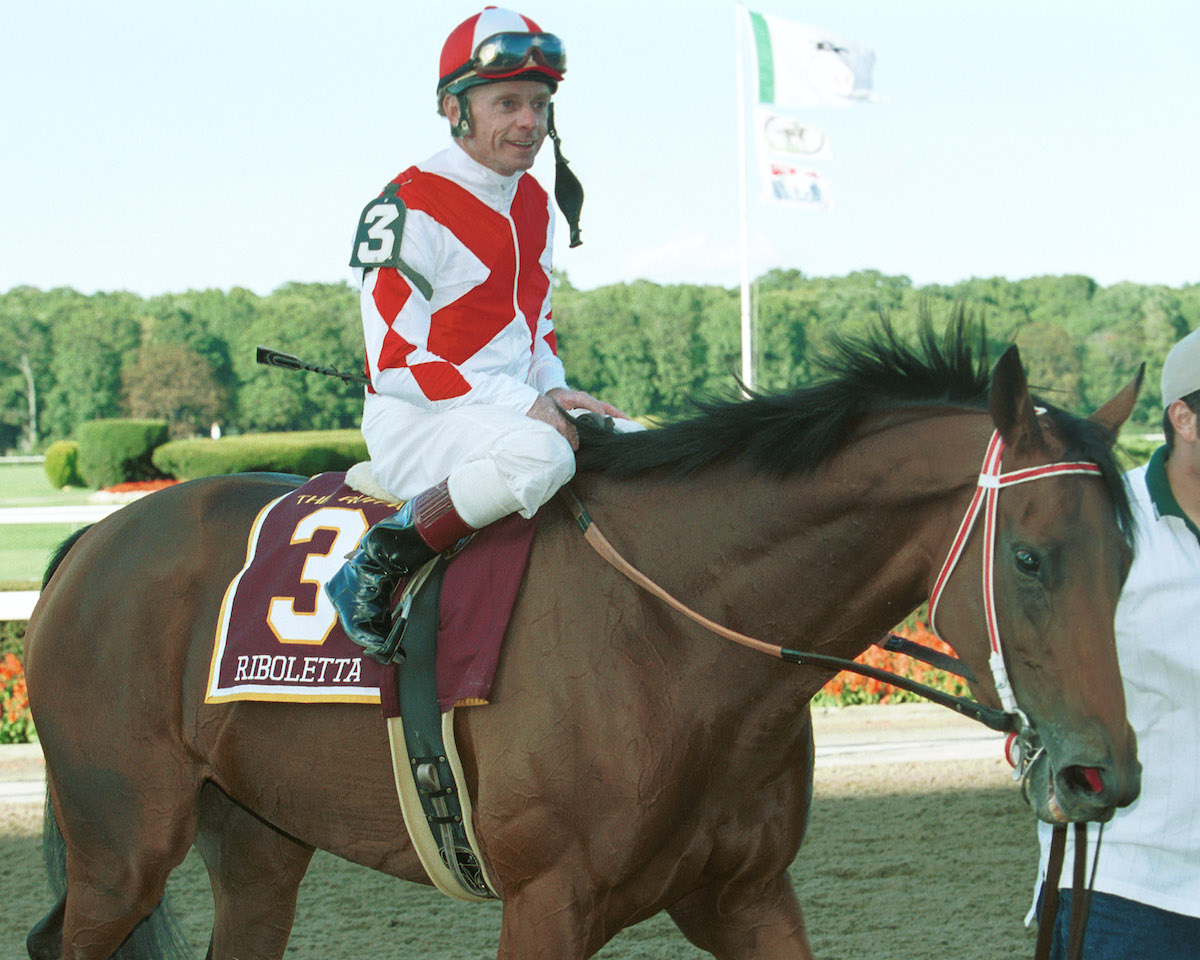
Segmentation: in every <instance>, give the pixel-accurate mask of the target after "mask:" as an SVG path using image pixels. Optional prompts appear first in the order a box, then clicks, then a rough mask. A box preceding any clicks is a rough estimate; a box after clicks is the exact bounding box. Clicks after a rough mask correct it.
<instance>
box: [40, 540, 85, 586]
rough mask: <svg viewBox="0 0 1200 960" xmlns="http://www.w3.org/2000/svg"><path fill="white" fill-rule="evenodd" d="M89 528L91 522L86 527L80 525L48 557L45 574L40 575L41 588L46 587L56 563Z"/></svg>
mask: <svg viewBox="0 0 1200 960" xmlns="http://www.w3.org/2000/svg"><path fill="white" fill-rule="evenodd" d="M90 529H92V527H91V524H88V525H87V526H86V527H80V528H79V529H78V530H76V531H75V532H74V533H72V534H71V535H70V536H69V537H67V539H66V540H64V541H63V542H62V543H60V544H59V545H58V549H57V550H55V551H54V556H52V557H51V558H50V563H49V564H48V565H47V567H46V574H45V576H43V577H42V589H43V590H45V589H46V584H48V583H49V582H50V578H51V577H52V576H54V571H55V570H57V569H58V565H59V564H60V563H62V562H63V560H64V559H65V558H66V556H67V553H68V552H69V551H70V549H71V548H72V547H73V546H75V542H76V541H77V540H78V539H79V538H80V537H82V536H83V535H84V534H85V533H87V532H88V531H89V530H90Z"/></svg>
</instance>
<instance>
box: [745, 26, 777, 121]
mask: <svg viewBox="0 0 1200 960" xmlns="http://www.w3.org/2000/svg"><path fill="white" fill-rule="evenodd" d="M747 13H749V14H750V28H751V29H752V30H753V31H754V51H755V53H756V54H757V59H758V102H759V103H774V102H775V58H774V57H773V56H772V55H771V31H770V29H769V28H768V27H767V21H766V20H765V19H764V18H763V15H762V14H761V13H755V12H754V11H753V10H748V11H747Z"/></svg>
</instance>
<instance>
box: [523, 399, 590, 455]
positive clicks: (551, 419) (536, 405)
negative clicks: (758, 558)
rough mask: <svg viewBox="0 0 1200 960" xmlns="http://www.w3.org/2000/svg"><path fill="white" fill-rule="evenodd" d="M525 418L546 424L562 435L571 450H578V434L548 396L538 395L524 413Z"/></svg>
mask: <svg viewBox="0 0 1200 960" xmlns="http://www.w3.org/2000/svg"><path fill="white" fill-rule="evenodd" d="M551 392H552V393H563V392H566V393H571V392H573V391H570V390H567V391H561V390H557V391H551ZM525 416H527V417H531V418H532V419H534V420H541V421H542V423H548V424H549V425H550V426H552V427H553V428H554V429H555V430H557V431H558V432H559V433H561V434H562V435H563V437H564V438H565V439H566V441H567V443H569V444H570V445H571V449H572V450H578V449H579V433H578V431H577V430H576V429H575V425H574V424H573V423H571V421H570V420H568V419H567V417H566V414H564V413H563V408H562V407H560V406H559V405H558V404H557V403H556V402H555V401H553V400H551V399H550V396H549V394H545V393H541V394H538V398H537V399H536V400H534V401H533V406H532V407H530V408H529V409H528V410H527V411H525Z"/></svg>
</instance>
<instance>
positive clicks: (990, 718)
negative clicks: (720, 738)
mask: <svg viewBox="0 0 1200 960" xmlns="http://www.w3.org/2000/svg"><path fill="white" fill-rule="evenodd" d="M559 494H560V495H561V496H562V498H563V500H564V501H565V502H566V505H567V508H568V509H569V510H570V511H571V514H572V516H574V518H575V522H576V523H577V524H578V525H579V529H580V530H581V531H582V532H583V536H584V539H585V540H587V542H588V543H589V544H591V546H592V549H593V550H595V551H596V553H598V554H599V555H600V556H601V557H603V558H604V559H605V560H606V561H608V563H609V564H610V565H611V566H613V567H614V568H616V570H618V571H619V572H620V573H622V574H624V575H625V577H627V578H628V579H629V580H630V581H632V582H633V583H635V584H637V586H639V587H641V588H642V589H643V590H645V591H646V592H647V593H650V594H652V595H653V596H656V597H658V599H660V600H662V601H663V603H665V604H667V606H669V607H671V608H672V609H674V610H676V611H678V612H679V613H681V614H683V615H684V616H685V617H687V618H688V619H689V620H692V621H694V622H696V623H698V624H700V626H702V627H704V628H705V629H706V630H709V631H710V632H712V633H715V634H716V635H717V636H719V637H723V638H724V639H726V640H730V641H732V642H733V643H736V644H739V645H740V646H743V647H747V648H748V649H750V650H755V651H757V652H758V653H763V654H766V655H767V656H769V657H775V658H776V659H778V660H784V661H786V662H787V663H794V664H798V665H808V666H814V667H822V668H825V669H828V670H834V671H840V670H849V671H851V672H853V673H857V674H860V675H862V676H864V677H871V678H873V679H875V680H879V681H882V682H883V683H888V684H891V685H892V686H895V687H899V688H901V689H903V690H908V691H909V692H911V693H915V694H917V695H918V696H921V697H924V698H925V699H927V700H929V701H931V702H933V703H936V704H938V705H940V706H943V707H948V708H949V709H951V710H954V711H955V712H957V713H961V714H963V716H966V717H970V718H971V719H972V720H977V721H978V722H979V723H982V724H983V725H984V726H987V727H990V728H991V729H992V730H997V731H1000V732H1001V733H1006V732H1011V733H1015V732H1016V727H1015V725H1014V723H1013V717H1012V715H1011V714H1008V713H1005V712H1004V711H1003V710H996V709H994V708H992V707H987V706H984V705H983V704H981V703H978V702H976V701H974V700H970V699H968V698H967V697H958V696H955V695H954V694H950V693H946V692H944V691H942V690H938V689H936V688H934V687H931V686H929V685H927V684H924V683H919V682H917V681H916V680H910V679H909V678H908V677H902V676H900V675H899V674H895V673H889V672H888V671H887V670H879V669H877V668H876V667H871V666H868V665H867V664H864V663H858V662H856V661H854V660H847V659H845V658H844V657H833V656H829V655H827V654H823V653H811V652H807V651H801V650H792V649H790V648H788V647H783V646H780V645H779V644H774V643H767V642H765V641H763V640H758V639H756V638H754V637H750V636H747V635H746V634H744V633H739V632H738V631H736V630H731V629H730V628H729V627H726V626H722V625H721V624H719V623H717V622H716V621H715V620H710V619H709V618H708V617H706V616H704V615H703V614H702V613H697V612H696V611H695V610H693V609H692V608H691V607H689V606H687V605H686V604H685V603H683V602H682V601H680V600H677V599H676V598H675V597H674V596H672V595H671V594H670V593H668V592H667V591H666V590H664V589H663V588H662V587H660V586H659V585H658V584H657V583H655V582H654V581H653V580H651V579H650V578H649V577H648V576H646V575H645V574H644V573H642V571H640V570H638V569H637V567H635V566H633V564H631V563H630V562H629V561H628V560H626V559H625V558H624V557H623V556H621V554H620V552H619V551H618V550H617V549H616V547H614V546H613V545H612V544H611V543H610V542H609V540H608V538H607V537H606V536H605V535H604V534H603V533H602V532H601V531H600V528H599V527H597V526H596V524H595V522H594V521H593V520H592V518H591V515H590V514H589V513H588V512H587V508H586V507H584V505H583V504H582V503H581V502H580V500H579V498H578V497H577V496H575V494H574V492H573V491H572V490H571V489H570V488H569V487H563V488H561V489H560V490H559ZM877 645H878V646H880V647H883V648H884V649H888V650H893V651H896V652H899V653H904V654H905V655H906V656H913V657H917V658H918V659H926V658H927V657H928V658H929V659H927V660H926V662H929V663H932V664H933V665H935V666H940V667H942V668H943V669H950V670H951V672H955V673H957V674H958V675H960V676H967V675H970V669H969V668H968V667H966V666H965V665H964V664H961V663H959V662H958V661H956V660H954V658H952V657H947V656H945V654H940V653H938V652H937V651H934V650H927V649H926V648H924V647H922V646H921V645H920V644H918V643H913V642H912V641H911V640H907V639H906V638H904V637H898V636H896V635H895V634H889V635H888V636H887V637H885V638H884V639H883V640H881V641H879V643H878V644H877ZM922 651H923V655H922V654H921V652H922Z"/></svg>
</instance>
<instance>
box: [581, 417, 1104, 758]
mask: <svg viewBox="0 0 1200 960" xmlns="http://www.w3.org/2000/svg"><path fill="white" fill-rule="evenodd" d="M1003 451H1004V441H1003V439H1001V437H1000V431H998V430H997V431H995V432H994V433H993V434H992V438H991V441H990V442H989V444H988V448H987V452H986V453H985V454H984V458H983V466H982V468H981V469H980V472H979V479H978V482H977V484H976V489H975V495H974V497H973V498H972V500H971V503H970V505H969V506H968V507H967V512H966V515H965V516H964V517H963V520H962V523H960V524H959V528H958V533H957V534H956V535H955V537H954V540H953V542H952V544H951V546H950V552H949V554H948V555H947V557H946V561H945V563H943V564H942V569H941V572H940V573H939V575H938V577H937V580H936V581H935V582H934V587H933V591H932V592H931V594H930V601H929V620H930V623H929V626H930V629H931V630H932V629H934V627H933V617H934V613H935V612H936V609H937V605H938V602H939V601H940V600H941V597H942V594H943V592H944V591H945V588H946V584H947V582H948V581H949V579H950V576H951V574H952V573H953V572H954V568H955V566H957V564H958V561H959V558H960V557H961V556H962V553H963V550H964V549H965V547H966V543H967V540H968V538H969V537H970V534H971V530H972V529H973V528H974V526H975V522H976V520H977V519H978V518H979V517H980V515H981V514H982V515H983V517H984V534H985V535H984V542H983V560H984V562H983V601H984V610H985V614H986V618H987V628H988V641H989V644H990V647H991V656H990V659H989V661H988V662H989V666H990V667H991V670H992V676H993V680H994V681H995V685H996V690H997V691H998V693H999V695H1000V702H1001V704H1002V707H1003V709H1000V710H997V709H995V708H994V707H988V706H985V705H983V704H981V703H979V702H978V701H976V700H972V699H970V698H969V697H960V696H955V695H954V694H950V693H946V692H944V691H942V690H938V689H936V688H934V687H931V686H929V685H928V684H924V683H919V682H918V681H916V680H912V679H910V678H908V677H902V676H900V675H899V674H895V673H891V672H890V671H887V670H880V669H878V668H876V667H871V666H868V665H867V664H863V663H858V662H857V661H855V660H847V659H846V658H844V657H834V656H830V655H828V654H823V653H814V652H811V651H803V650H793V649H791V648H789V647H784V646H781V645H779V644H774V643H767V642H765V641H763V640H758V639H756V638H755V637H750V636H747V635H746V634H744V633H739V632H738V631H737V630H732V629H730V628H729V627H726V626H723V625H722V624H719V623H717V622H716V621H714V620H710V619H709V618H708V617H706V616H704V615H703V614H701V613H698V612H697V611H695V610H693V609H692V608H691V607H689V606H687V605H686V604H684V603H683V602H682V601H680V600H678V599H676V598H675V597H674V596H672V595H671V594H670V593H668V592H667V591H666V590H664V589H663V588H662V587H661V586H659V585H658V584H657V583H655V582H654V581H653V580H651V579H650V578H649V577H648V576H646V575H645V574H644V573H642V571H640V570H639V569H637V568H636V567H635V566H633V564H631V563H630V562H629V561H628V560H626V559H625V558H624V557H623V556H622V555H621V554H620V552H619V551H618V550H617V549H616V548H615V547H614V546H613V545H612V544H611V543H610V542H609V540H608V538H607V537H606V536H605V535H604V534H603V533H602V532H601V531H600V529H599V527H597V526H596V524H595V522H594V521H593V520H592V518H591V516H590V515H589V514H588V512H587V508H586V507H584V505H583V504H582V503H581V502H580V500H579V498H578V497H577V496H575V494H574V492H573V491H572V490H571V489H570V487H566V486H565V487H563V488H562V489H561V490H560V491H559V493H560V495H561V496H562V498H563V500H564V501H565V503H566V505H567V508H568V509H569V510H570V511H571V515H572V516H573V517H574V518H575V522H576V523H577V524H578V525H579V529H580V530H581V531H582V532H583V536H584V538H585V539H586V540H587V541H588V543H589V544H591V546H592V549H594V550H595V551H596V552H597V553H598V554H599V555H600V556H601V557H603V558H604V559H605V560H606V561H607V562H608V563H609V564H610V565H612V566H613V567H614V568H616V570H618V571H619V572H620V573H622V574H623V575H624V576H625V577H627V578H628V579H629V580H630V581H632V582H633V583H635V584H637V586H639V587H641V588H642V589H643V590H645V591H646V592H647V593H650V594H652V595H653V596H655V597H658V599H660V600H661V601H663V603H665V604H667V605H668V606H669V607H671V608H672V609H674V610H676V611H677V612H679V613H681V614H683V616H685V617H687V618H688V619H689V620H692V621H694V622H695V623H698V624H700V625H701V626H702V627H704V628H705V629H706V630H709V631H710V632H712V633H715V634H716V635H717V636H719V637H723V638H725V639H726V640H730V641H732V642H733V643H736V644H739V645H741V646H743V647H747V648H748V649H751V650H756V651H758V652H759V653H763V654H766V655H767V656H770V657H775V658H777V659H779V660H784V661H786V662H788V663H795V664H803V665H807V666H814V667H820V668H823V669H827V670H833V671H841V670H847V671H850V672H852V673H857V674H859V675H861V676H864V677H870V678H871V679H874V680H879V681H881V682H883V683H887V684H890V685H892V686H894V687H898V688H900V689H902V690H907V691H909V692H910V693H915V694H917V695H918V696H920V697H924V698H925V699H926V700H929V701H931V702H932V703H936V704H938V705H940V706H943V707H947V708H949V709H951V710H954V711H955V712H956V713H961V714H962V715H963V716H966V717H970V718H971V719H972V720H976V721H978V722H979V723H982V724H983V725H984V726H986V727H989V728H990V729H992V730H997V731H1000V732H1001V733H1009V734H1012V735H1013V736H1011V737H1010V741H1009V746H1008V750H1009V759H1010V762H1012V763H1013V766H1014V767H1015V768H1016V772H1015V773H1014V777H1015V778H1018V779H1019V777H1020V776H1023V775H1024V773H1025V772H1026V770H1027V769H1028V767H1029V764H1030V763H1032V761H1033V759H1034V758H1035V757H1036V755H1037V752H1038V751H1039V750H1040V747H1038V746H1037V744H1036V740H1035V738H1034V736H1033V732H1032V727H1031V725H1030V723H1029V720H1028V718H1027V717H1026V716H1025V714H1024V713H1023V712H1022V711H1021V710H1020V709H1019V708H1018V707H1017V705H1016V698H1015V696H1014V694H1013V691H1012V684H1011V682H1010V681H1009V678H1008V671H1007V669H1006V667H1005V663H1004V652H1003V647H1002V646H1001V642H1000V629H999V625H998V622H997V619H996V603H995V590H994V582H993V573H994V554H995V543H996V512H997V501H998V499H999V495H1000V488H1001V487H1006V486H1011V485H1013V484H1017V483H1026V482H1028V481H1030V480H1039V479H1042V478H1044V477H1052V476H1057V475H1061V474H1098V473H1100V468H1099V467H1098V466H1097V465H1096V464H1094V463H1088V462H1086V461H1073V462H1061V463H1049V464H1045V465H1044V466H1040V467H1030V468H1026V469H1024V470H1015V471H1012V472H1010V473H1002V472H1001V471H1000V459H1001V455H1002V453H1003ZM981 508H982V509H981ZM934 632H935V633H936V630H934ZM875 646H878V647H881V648H882V649H885V650H889V651H892V652H894V653H902V654H904V655H905V656H908V657H912V658H913V659H915V660H920V661H921V662H923V663H926V664H929V665H930V666H933V667H936V668H938V669H941V670H946V671H948V672H950V673H953V674H955V675H956V676H959V677H963V678H964V679H966V680H969V681H971V682H976V678H975V675H974V674H973V673H972V671H971V668H970V667H968V666H967V665H966V664H965V663H963V662H962V661H961V660H960V659H958V658H956V657H950V656H947V655H945V654H942V653H939V652H937V651H935V650H930V649H929V648H927V647H924V646H922V645H921V644H919V643H914V642H913V641H911V640H908V639H907V638H905V637H900V636H897V635H896V634H888V635H887V636H885V637H884V638H883V639H881V640H878V641H876V643H875ZM1014 755H1015V758H1014Z"/></svg>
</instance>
